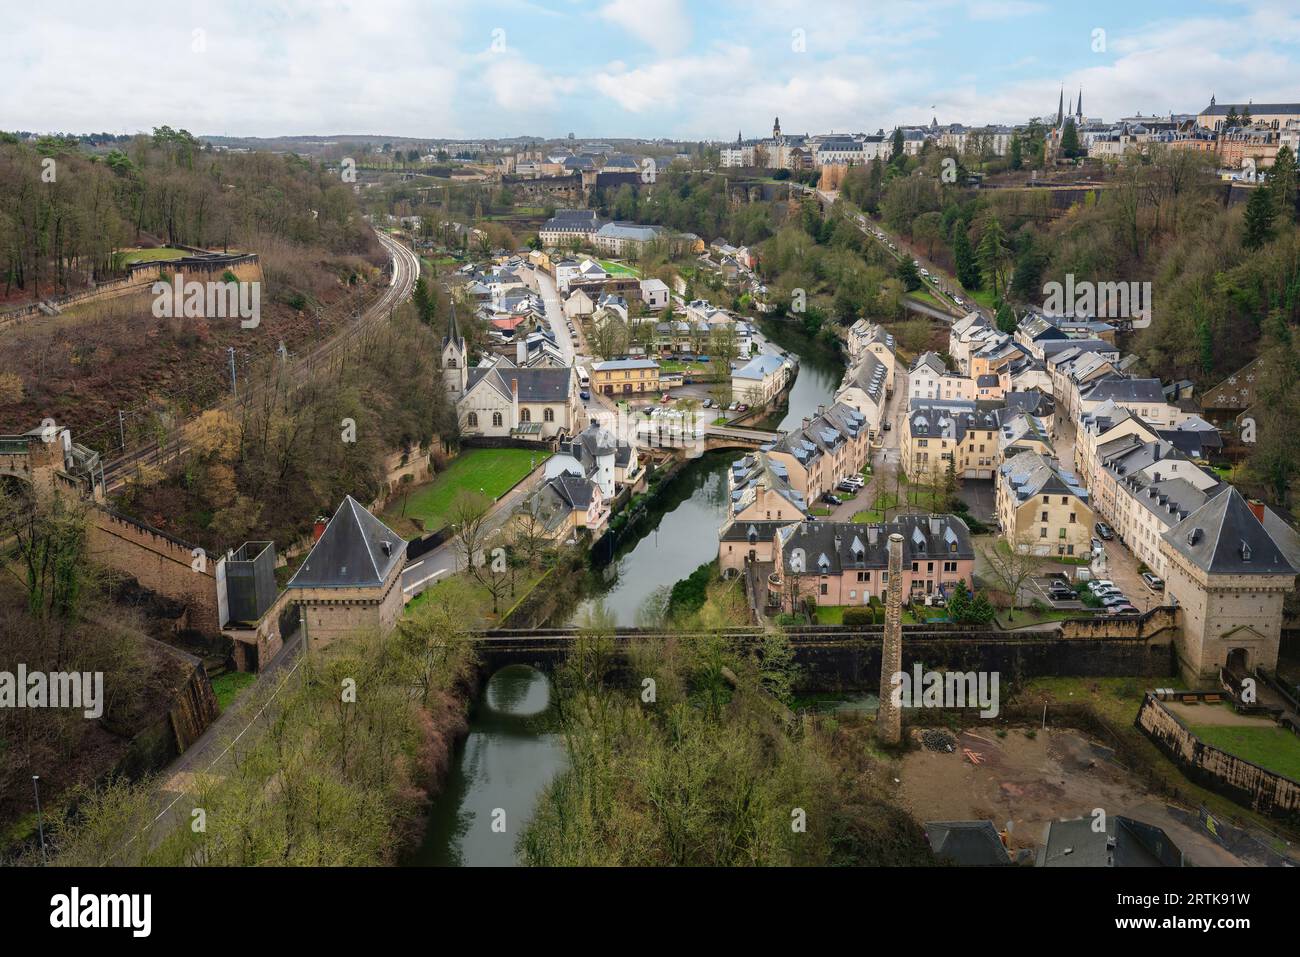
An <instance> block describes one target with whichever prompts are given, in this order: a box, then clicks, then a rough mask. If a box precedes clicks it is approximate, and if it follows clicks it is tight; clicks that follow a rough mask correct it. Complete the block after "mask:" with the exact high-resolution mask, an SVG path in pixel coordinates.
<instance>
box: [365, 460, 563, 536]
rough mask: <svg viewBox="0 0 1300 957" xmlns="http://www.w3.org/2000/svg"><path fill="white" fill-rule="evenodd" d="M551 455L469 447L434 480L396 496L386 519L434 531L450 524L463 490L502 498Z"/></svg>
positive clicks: (397, 526)
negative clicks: (419, 524) (455, 503)
mask: <svg viewBox="0 0 1300 957" xmlns="http://www.w3.org/2000/svg"><path fill="white" fill-rule="evenodd" d="M550 455H551V453H550V451H549V450H546V449H539V450H533V449H466V450H465V451H464V452H461V454H460V455H458V456H456V458H454V459H452V461H451V464H450V465H449V466H448V467H447V470H446V471H445V472H442V473H440V474H439V475H438V476H437V477H436V478H434V480H433V481H432V482H426V483H424V484H423V485H418V486H416V487H415V488H413V489H411V491H410V493H409V494H407V495H399V496H397V497H396V498H395V499H394V500H393V501H392V502H391V503H390V504H389V506H388V508H387V509H385V510H384V514H383V520H384V522H386V523H387V524H388V525H389V527H390V528H393V529H394V530H397V531H404V529H403V528H402V527H401V526H402V525H406V526H407V527H408V528H409V527H410V522H409V520H415V521H418V522H420V523H421V524H422V525H423V528H424V530H425V531H426V532H435V531H437V530H438V529H440V528H442V527H443V526H444V525H446V524H447V522H448V519H447V513H448V512H449V510H450V509H451V505H452V502H454V501H455V499H456V496H457V495H459V494H460V493H461V492H462V491H465V490H470V491H474V492H477V491H479V490H480V489H481V490H482V491H483V494H484V495H486V496H488V497H489V498H491V499H497V498H500V497H501V496H502V495H504V494H505V493H506V492H508V491H509V490H510V489H511V488H512V487H513V486H514V485H515V484H516V483H518V482H519V480H520V479H522V478H523V477H524V476H525V475H527V474H528V473H529V472H530V471H531V470H532V468H533V467H534V466H536V465H541V464H542V463H543V462H545V461H546V460H547V459H548V458H550ZM403 508H404V509H405V510H404V511H403Z"/></svg>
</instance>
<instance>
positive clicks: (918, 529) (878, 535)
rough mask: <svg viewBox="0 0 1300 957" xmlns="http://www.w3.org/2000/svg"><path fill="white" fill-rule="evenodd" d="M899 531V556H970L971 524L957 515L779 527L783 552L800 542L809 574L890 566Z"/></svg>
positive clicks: (935, 558) (908, 558) (956, 558)
mask: <svg viewBox="0 0 1300 957" xmlns="http://www.w3.org/2000/svg"><path fill="white" fill-rule="evenodd" d="M894 532H898V533H899V534H900V535H902V536H903V561H904V563H907V562H916V561H960V560H962V559H968V558H974V557H975V549H974V547H973V546H972V545H971V540H970V529H968V528H967V527H966V523H965V522H963V521H962V520H961V519H960V518H958V517H957V516H956V515H900V516H899V517H898V518H895V519H893V520H892V521H889V522H885V523H881V524H874V523H873V524H861V525H860V524H855V523H853V522H817V521H804V522H800V523H799V524H798V525H793V526H789V527H787V528H785V529H782V530H781V531H780V532H778V541H779V542H780V545H781V551H782V554H783V555H788V554H790V549H794V548H802V549H803V551H804V557H805V565H804V568H805V570H806V572H807V573H808V574H810V575H815V574H825V575H838V574H840V573H841V572H844V571H848V570H853V569H861V568H888V567H889V536H890V535H892V534H893V533H894Z"/></svg>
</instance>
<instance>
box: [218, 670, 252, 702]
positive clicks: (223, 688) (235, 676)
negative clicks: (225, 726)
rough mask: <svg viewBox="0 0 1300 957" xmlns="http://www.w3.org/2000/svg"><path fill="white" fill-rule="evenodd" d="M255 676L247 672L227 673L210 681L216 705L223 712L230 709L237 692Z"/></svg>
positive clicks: (249, 683)
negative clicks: (215, 697)
mask: <svg viewBox="0 0 1300 957" xmlns="http://www.w3.org/2000/svg"><path fill="white" fill-rule="evenodd" d="M256 680H257V675H254V674H250V673H248V672H247V671H227V672H226V673H225V674H224V675H218V676H217V677H215V678H213V679H212V693H213V694H215V695H216V696H217V704H218V705H219V706H220V707H221V710H222V711H225V710H226V709H227V708H228V707H230V702H232V701H234V700H235V697H236V696H237V695H238V694H239V692H241V691H243V690H244V689H245V688H247V687H248V686H249V685H251V684H252V683H253V682H254V681H256Z"/></svg>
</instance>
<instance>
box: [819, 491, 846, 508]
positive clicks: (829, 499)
mask: <svg viewBox="0 0 1300 957" xmlns="http://www.w3.org/2000/svg"><path fill="white" fill-rule="evenodd" d="M822 501H823V502H825V503H826V504H827V505H843V504H844V499H842V498H840V497H839V496H838V495H835V494H833V493H831V492H823V493H822Z"/></svg>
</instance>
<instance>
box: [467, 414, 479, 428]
mask: <svg viewBox="0 0 1300 957" xmlns="http://www.w3.org/2000/svg"><path fill="white" fill-rule="evenodd" d="M465 424H466V425H468V426H469V427H470V428H471V429H477V428H478V413H477V412H471V413H470V414H469V415H468V416H467V417H466V419H465Z"/></svg>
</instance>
